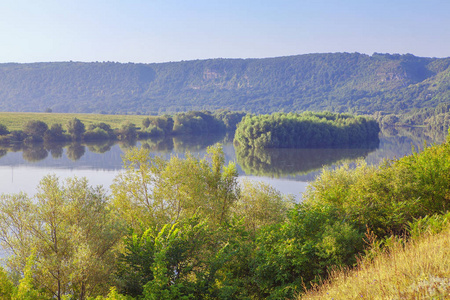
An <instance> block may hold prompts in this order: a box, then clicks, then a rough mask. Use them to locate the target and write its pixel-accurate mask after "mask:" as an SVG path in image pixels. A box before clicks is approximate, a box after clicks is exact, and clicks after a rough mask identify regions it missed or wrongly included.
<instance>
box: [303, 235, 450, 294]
mask: <svg viewBox="0 0 450 300" xmlns="http://www.w3.org/2000/svg"><path fill="white" fill-rule="evenodd" d="M329 278H330V279H329V280H328V281H327V282H325V283H324V284H322V285H319V286H315V287H313V288H312V289H311V290H309V291H308V292H307V293H306V294H304V295H300V296H299V298H298V299H305V300H306V299H450V227H447V228H446V229H445V230H444V231H442V232H441V233H439V234H429V233H426V234H422V235H421V236H420V237H416V238H415V239H413V240H411V241H409V242H407V243H406V244H405V243H403V242H399V241H397V242H394V243H393V244H392V246H391V247H389V248H388V250H378V253H377V255H376V256H375V257H374V258H373V259H372V260H369V259H367V258H366V259H362V260H361V261H360V262H359V263H358V266H357V267H356V268H355V269H353V270H349V269H346V270H335V271H332V272H331V274H330V277H329Z"/></svg>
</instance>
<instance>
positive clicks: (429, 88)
mask: <svg viewBox="0 0 450 300" xmlns="http://www.w3.org/2000/svg"><path fill="white" fill-rule="evenodd" d="M449 101H450V58H424V57H416V56H413V55H411V54H407V55H398V54H395V55H390V54H377V53H375V54H373V55H372V56H369V55H364V54H359V53H332V54H307V55H297V56H288V57H277V58H265V59H209V60H195V61H181V62H169V63H155V64H133V63H128V64H122V63H113V62H92V63H83V62H47V63H32V64H17V63H8V64H0V110H1V111H22V112H23V111H26V112H43V111H45V110H46V109H48V108H50V109H52V111H53V112H83V113H113V114H116V113H142V114H150V113H153V114H155V113H159V114H161V113H166V112H179V111H188V110H202V109H208V110H215V109H229V110H244V111H248V112H257V113H268V112H274V111H280V110H284V111H285V112H288V111H301V110H330V111H335V112H358V113H373V112H375V111H385V112H389V113H398V112H406V111H409V110H412V109H416V108H424V107H436V106H437V105H438V104H439V103H449Z"/></svg>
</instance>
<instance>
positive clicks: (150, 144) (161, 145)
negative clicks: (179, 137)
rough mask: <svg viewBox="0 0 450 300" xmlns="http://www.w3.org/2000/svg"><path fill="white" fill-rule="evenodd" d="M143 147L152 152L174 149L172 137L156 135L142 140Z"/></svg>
mask: <svg viewBox="0 0 450 300" xmlns="http://www.w3.org/2000/svg"><path fill="white" fill-rule="evenodd" d="M142 147H144V148H146V149H148V150H150V151H152V152H170V151H172V150H173V138H172V137H156V138H151V139H147V140H145V141H142Z"/></svg>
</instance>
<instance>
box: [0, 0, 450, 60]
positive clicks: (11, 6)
mask: <svg viewBox="0 0 450 300" xmlns="http://www.w3.org/2000/svg"><path fill="white" fill-rule="evenodd" d="M324 52H360V53H367V54H372V53H373V52H381V53H400V54H403V53H412V54H414V55H417V56H429V57H449V56H450V0H376V1H373V0H297V1H293V0H271V1H267V0H260V1H257V0H239V1H238V0H221V1H216V0H176V1H175V0H70V1H66V0H0V62H38V61H68V60H74V61H118V62H143V63H150V62H164V61H179V60H192V59H204V58H217V57H223V58H249V57H255V58H256V57H258V58H259V57H274V56H285V55H295V54H305V53H324Z"/></svg>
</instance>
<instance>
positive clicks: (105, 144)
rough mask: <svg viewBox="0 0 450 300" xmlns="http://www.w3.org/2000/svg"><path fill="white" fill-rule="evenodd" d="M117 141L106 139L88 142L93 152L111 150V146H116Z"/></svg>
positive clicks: (87, 144)
mask: <svg viewBox="0 0 450 300" xmlns="http://www.w3.org/2000/svg"><path fill="white" fill-rule="evenodd" d="M114 144H115V141H112V140H105V141H99V142H89V143H86V146H87V147H88V149H89V151H91V152H93V153H105V152H108V151H110V150H111V147H112V146H114Z"/></svg>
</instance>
